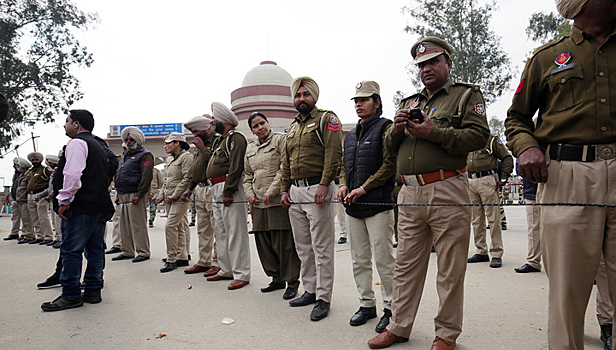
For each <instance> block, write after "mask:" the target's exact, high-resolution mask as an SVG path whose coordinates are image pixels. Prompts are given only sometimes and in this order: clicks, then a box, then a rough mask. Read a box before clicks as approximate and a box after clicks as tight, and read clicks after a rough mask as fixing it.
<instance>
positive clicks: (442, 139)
mask: <svg viewBox="0 0 616 350" xmlns="http://www.w3.org/2000/svg"><path fill="white" fill-rule="evenodd" d="M452 52H453V48H452V47H451V46H450V45H449V44H448V43H446V42H445V41H443V40H442V39H439V38H436V37H427V38H423V39H420V40H419V41H418V42H416V43H415V45H413V47H412V48H411V54H412V55H413V58H414V59H415V64H417V65H418V67H419V77H420V78H421V82H422V83H423V84H424V86H425V88H424V89H423V90H422V91H421V92H419V93H417V94H415V95H412V96H410V97H407V98H405V99H404V100H402V102H401V104H400V109H399V111H398V112H397V113H396V117H395V120H394V123H395V128H392V129H391V130H390V131H389V132H388V133H387V134H386V137H385V146H386V148H387V150H388V152H391V153H395V154H397V155H398V172H399V173H400V175H401V177H402V180H403V183H404V186H402V189H401V190H400V193H399V194H398V203H399V204H403V203H425V204H428V205H434V206H426V207H422V208H412V207H406V206H401V207H399V208H398V210H399V214H398V251H397V255H396V267H395V270H394V286H393V300H392V318H391V323H390V324H389V326H388V327H387V329H386V330H385V331H383V333H381V334H380V335H378V336H376V337H374V338H373V339H371V340H370V341H369V342H368V345H369V346H370V347H372V348H383V347H387V346H389V345H391V344H393V343H397V342H403V341H407V340H408V337H409V335H410V333H411V329H412V327H413V322H414V320H415V315H416V314H417V309H418V307H419V301H420V299H421V293H422V291H423V287H424V283H425V279H426V273H427V270H428V262H429V255H430V250H431V248H432V244H433V243H434V248H435V250H436V255H437V268H438V279H437V281H436V288H437V292H438V295H439V307H438V313H437V315H436V317H435V318H434V323H435V329H436V338H435V339H434V342H433V343H432V350H444V349H453V348H454V346H455V342H456V339H457V338H458V336H459V335H460V333H461V332H462V318H463V305H464V276H465V274H466V258H467V254H468V245H469V240H470V219H471V210H470V208H469V207H466V206H456V205H460V204H465V203H468V202H469V194H468V175H467V174H466V157H467V155H468V153H469V152H472V151H475V150H477V149H480V148H481V147H484V146H485V145H486V142H487V141H488V136H489V129H488V123H487V121H486V116H485V106H484V101H483V96H482V94H481V92H480V91H479V88H478V87H477V86H474V85H469V84H461V83H454V82H452V81H451V80H450V78H449V72H450V70H451V68H452V65H453V63H452V61H451V59H450V55H451V53H452ZM412 108H418V109H419V110H418V111H417V110H412ZM416 112H419V113H416ZM422 119H423V121H422ZM441 204H443V205H447V206H439V205H441Z"/></svg>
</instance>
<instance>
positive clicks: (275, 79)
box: [242, 61, 293, 87]
mask: <svg viewBox="0 0 616 350" xmlns="http://www.w3.org/2000/svg"><path fill="white" fill-rule="evenodd" d="M292 81H293V78H292V77H291V75H290V74H289V73H287V71H286V70H284V69H282V68H280V67H278V66H277V65H276V62H273V61H263V62H261V65H260V66H257V67H254V68H253V69H251V70H250V71H249V72H248V73H246V75H245V76H244V81H242V87H245V86H254V85H282V86H291V82H292Z"/></svg>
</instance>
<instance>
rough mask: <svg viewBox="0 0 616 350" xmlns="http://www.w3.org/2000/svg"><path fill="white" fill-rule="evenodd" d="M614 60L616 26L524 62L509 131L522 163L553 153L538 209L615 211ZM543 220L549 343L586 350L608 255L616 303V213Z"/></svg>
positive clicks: (564, 213)
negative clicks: (601, 38) (595, 288)
mask: <svg viewBox="0 0 616 350" xmlns="http://www.w3.org/2000/svg"><path fill="white" fill-rule="evenodd" d="M614 59H616V27H615V28H613V29H612V32H611V34H610V36H609V38H608V39H607V40H606V41H605V42H604V43H599V42H598V41H597V40H596V39H594V38H593V37H592V36H590V35H588V34H585V33H583V32H582V31H581V30H580V29H579V28H577V27H575V26H574V27H573V28H572V30H571V33H570V34H569V35H568V36H565V37H563V38H561V39H560V40H557V41H554V42H552V43H549V44H547V45H544V46H542V47H540V48H539V49H537V50H536V51H535V53H534V54H533V56H532V57H531V58H530V59H529V60H528V61H527V62H526V67H525V68H524V72H523V73H522V80H521V82H520V85H519V87H518V89H517V91H516V94H515V95H514V97H513V101H512V104H511V107H510V108H509V111H508V113H507V119H506V120H505V127H506V134H507V139H508V143H507V146H508V147H509V149H511V150H512V152H513V155H514V156H516V157H518V156H519V155H520V154H521V153H522V152H524V151H525V150H527V149H528V148H530V147H539V148H540V149H544V150H546V163H547V168H548V181H547V182H546V183H540V184H539V186H538V191H537V201H538V202H539V203H558V202H574V203H605V204H614V198H616V159H614V158H613V155H614V149H615V147H616V144H615V143H616V98H615V97H614V91H616V69H614V64H613V62H614ZM537 110H538V111H539V115H538V119H537V127H536V129H535V127H534V123H533V120H532V118H533V116H534V115H535V112H536V111H537ZM559 143H562V144H564V145H566V146H560V147H559V146H558V144H559ZM610 144H611V145H610ZM572 145H578V146H577V147H576V146H572ZM583 145H587V146H588V145H596V146H588V147H583ZM567 150H569V152H567ZM571 150H573V151H571ZM575 151H578V153H577V154H575ZM572 152H573V153H572ZM540 215H541V222H540V227H541V251H542V254H543V263H544V266H545V270H546V273H547V275H548V278H549V297H548V300H549V308H548V309H549V322H548V325H549V328H548V337H549V346H550V349H582V348H583V347H584V316H585V311H586V306H587V304H588V299H589V296H590V292H591V289H592V284H593V280H594V278H595V276H596V274H597V269H598V267H599V261H600V259H601V253H602V252H603V253H604V257H605V264H606V268H607V276H608V281H609V290H610V295H611V298H612V300H616V229H615V227H616V215H614V209H613V208H599V207H587V206H575V207H573V206H544V207H542V208H541V211H540Z"/></svg>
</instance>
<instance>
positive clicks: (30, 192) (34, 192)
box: [28, 188, 45, 194]
mask: <svg viewBox="0 0 616 350" xmlns="http://www.w3.org/2000/svg"><path fill="white" fill-rule="evenodd" d="M43 191H45V189H44V188H43V189H42V190H38V191H28V194H37V193H41V192H43Z"/></svg>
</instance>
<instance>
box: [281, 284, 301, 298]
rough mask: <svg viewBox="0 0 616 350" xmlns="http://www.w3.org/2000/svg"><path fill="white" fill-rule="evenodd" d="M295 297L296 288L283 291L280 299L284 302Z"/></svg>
mask: <svg viewBox="0 0 616 350" xmlns="http://www.w3.org/2000/svg"><path fill="white" fill-rule="evenodd" d="M296 295H297V288H295V287H287V290H285V291H284V294H283V295H282V299H284V300H289V299H293V298H295V296H296Z"/></svg>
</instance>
